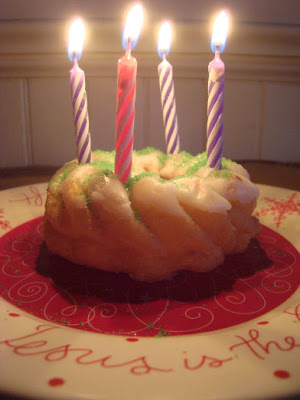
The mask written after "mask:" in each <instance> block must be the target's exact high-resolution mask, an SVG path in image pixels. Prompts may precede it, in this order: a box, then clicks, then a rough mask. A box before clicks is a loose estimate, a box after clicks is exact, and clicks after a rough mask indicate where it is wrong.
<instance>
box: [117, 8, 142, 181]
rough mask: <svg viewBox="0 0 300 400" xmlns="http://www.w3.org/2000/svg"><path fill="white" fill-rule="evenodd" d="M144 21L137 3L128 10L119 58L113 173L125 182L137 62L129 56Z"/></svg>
mask: <svg viewBox="0 0 300 400" xmlns="http://www.w3.org/2000/svg"><path fill="white" fill-rule="evenodd" d="M142 22H143V9H142V7H141V6H140V5H139V4H137V5H135V6H133V7H132V8H131V10H130V11H129V13H128V16H127V21H126V25H125V29H124V32H123V47H124V49H125V55H124V56H123V57H122V58H121V59H120V60H119V61H118V83H117V117H116V145H115V150H116V156H115V174H116V175H117V176H118V177H119V179H120V180H121V182H123V183H125V182H126V180H127V178H128V177H129V176H130V172H131V165H132V147H133V131H134V112H135V91H136V71H137V62H136V59H135V58H134V57H133V56H132V55H131V50H132V49H133V47H134V46H135V45H136V42H137V39H138V36H139V33H140V30H141V27H142Z"/></svg>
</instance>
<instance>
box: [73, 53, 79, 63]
mask: <svg viewBox="0 0 300 400" xmlns="http://www.w3.org/2000/svg"><path fill="white" fill-rule="evenodd" d="M73 63H74V64H75V65H77V64H78V62H77V54H76V51H73Z"/></svg>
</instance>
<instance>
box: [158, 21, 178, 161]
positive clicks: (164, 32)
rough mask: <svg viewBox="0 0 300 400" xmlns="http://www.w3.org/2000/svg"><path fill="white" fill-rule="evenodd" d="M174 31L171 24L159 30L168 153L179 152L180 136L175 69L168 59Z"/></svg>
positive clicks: (162, 102)
mask: <svg viewBox="0 0 300 400" xmlns="http://www.w3.org/2000/svg"><path fill="white" fill-rule="evenodd" d="M171 36H172V29H171V25H170V24H169V22H164V23H163V24H162V25H161V27H160V30H159V37H158V54H159V56H160V57H161V58H162V62H161V63H160V64H159V66H158V77H159V86H160V94H161V105H162V111H163V120H164V127H165V138H166V145H167V152H168V153H169V154H177V153H178V152H179V147H180V145H179V134H178V123H177V114H176V102H175V91H174V84H173V68H172V65H171V64H170V63H169V62H168V61H167V59H166V57H167V55H168V54H169V51H170V45H171Z"/></svg>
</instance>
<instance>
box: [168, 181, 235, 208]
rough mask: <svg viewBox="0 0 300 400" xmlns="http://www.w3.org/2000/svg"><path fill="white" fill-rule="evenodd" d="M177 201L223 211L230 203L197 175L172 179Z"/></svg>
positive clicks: (229, 206)
mask: <svg viewBox="0 0 300 400" xmlns="http://www.w3.org/2000/svg"><path fill="white" fill-rule="evenodd" d="M174 184H175V185H176V187H177V189H178V190H177V198H178V199H179V201H183V202H190V203H193V205H194V206H196V207H198V208H199V209H201V210H203V211H212V212H216V213H223V214H224V213H225V212H226V211H227V210H230V209H231V204H230V203H229V202H228V201H227V200H226V199H225V198H224V197H222V196H220V195H219V194H218V193H217V192H215V191H214V190H212V189H211V188H210V187H209V186H208V185H207V184H206V183H205V181H204V180H203V179H201V178H198V177H185V178H179V179H176V180H175V181H174Z"/></svg>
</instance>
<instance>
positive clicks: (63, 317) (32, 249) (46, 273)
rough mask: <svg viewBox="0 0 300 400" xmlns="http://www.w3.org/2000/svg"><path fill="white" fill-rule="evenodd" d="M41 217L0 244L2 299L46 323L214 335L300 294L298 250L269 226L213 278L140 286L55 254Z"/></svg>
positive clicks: (186, 277) (184, 276) (130, 332)
mask: <svg viewBox="0 0 300 400" xmlns="http://www.w3.org/2000/svg"><path fill="white" fill-rule="evenodd" d="M42 227H43V218H42V217H40V218H37V219H35V220H32V221H29V222H27V223H25V224H23V225H20V226H19V227H17V228H15V229H13V230H12V231H10V232H8V233H7V234H6V235H5V236H3V237H2V238H1V239H0V282H1V284H0V295H1V296H2V297H3V298H4V299H5V300H7V301H8V302H10V303H12V304H14V305H17V306H19V307H20V308H21V309H22V310H24V311H26V312H28V313H31V314H34V315H36V316H38V317H39V318H41V319H44V320H47V321H52V322H56V323H58V324H61V325H66V326H69V327H73V328H77V329H84V330H89V331H93V332H101V333H109V334H118V335H126V336H166V335H183V334H191V333H199V332H208V331H214V330H217V329H222V328H226V327H229V326H234V325H237V324H240V323H243V322H245V321H249V320H251V319H253V318H257V317H259V316H262V315H264V314H265V313H267V312H268V311H270V310H272V309H273V308H275V307H277V306H278V305H280V304H282V303H283V302H284V301H286V300H287V299H288V298H289V297H290V296H291V295H292V294H293V293H294V292H295V291H296V289H297V288H298V286H299V281H300V260H299V253H298V252H297V250H296V249H295V248H294V247H293V246H292V245H291V244H290V243H289V242H288V241H287V240H286V239H284V238H283V237H282V236H281V235H279V234H278V233H276V232H274V231H272V230H271V229H269V228H266V227H263V229H262V233H261V235H260V236H259V238H258V239H254V240H252V241H251V243H250V245H249V247H248V249H247V251H246V252H245V253H244V254H241V255H234V256H230V257H227V258H226V260H225V262H224V263H223V264H222V265H221V266H220V267H218V268H216V269H215V270H214V271H212V272H210V273H194V272H182V273H180V274H178V275H177V276H176V277H175V278H173V279H170V280H164V281H161V282H157V283H152V284H149V283H144V282H137V281H133V280H132V279H130V278H129V277H128V276H127V275H124V274H118V275H117V274H113V273H108V272H103V271H98V270H95V269H90V268H86V267H84V266H79V265H75V264H72V263H70V262H68V261H66V260H64V259H62V258H60V257H57V256H54V255H51V254H50V253H49V252H48V250H47V248H46V246H45V244H44V242H43V238H42Z"/></svg>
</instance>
